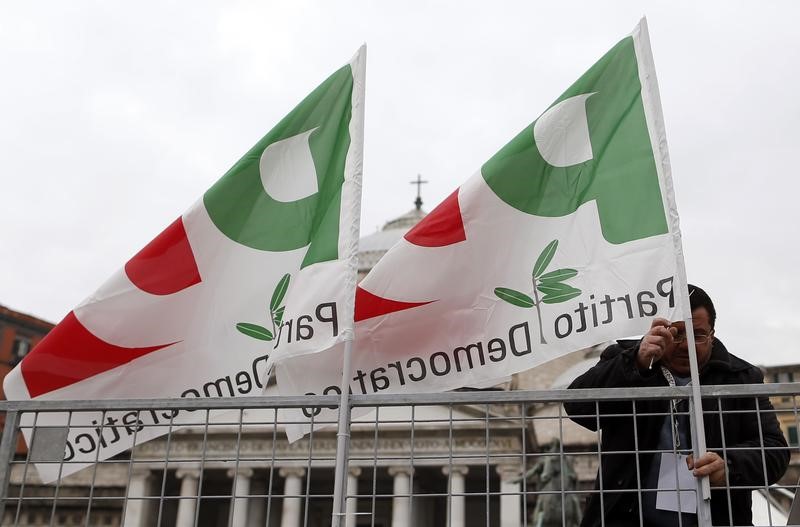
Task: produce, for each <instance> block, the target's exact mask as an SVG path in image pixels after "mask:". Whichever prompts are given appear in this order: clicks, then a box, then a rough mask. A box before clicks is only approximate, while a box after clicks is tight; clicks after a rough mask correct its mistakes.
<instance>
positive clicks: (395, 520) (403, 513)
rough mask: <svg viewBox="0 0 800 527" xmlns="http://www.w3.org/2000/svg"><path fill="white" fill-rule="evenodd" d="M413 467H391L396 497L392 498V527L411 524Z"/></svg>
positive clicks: (405, 526)
mask: <svg viewBox="0 0 800 527" xmlns="http://www.w3.org/2000/svg"><path fill="white" fill-rule="evenodd" d="M413 472H414V469H413V468H412V467H390V468H389V475H390V476H392V477H394V491H393V492H392V494H394V499H393V500H392V527H410V526H411V498H410V497H409V496H410V495H411V474H412V473H413Z"/></svg>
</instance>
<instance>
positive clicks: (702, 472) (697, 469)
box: [686, 452, 725, 487]
mask: <svg viewBox="0 0 800 527" xmlns="http://www.w3.org/2000/svg"><path fill="white" fill-rule="evenodd" d="M686 465H687V466H688V467H689V470H691V471H692V474H693V475H694V477H696V478H701V477H703V476H708V481H709V483H711V486H712V487H722V486H724V485H725V460H724V459H722V458H721V457H719V454H717V453H716V452H706V453H705V455H704V456H703V457H701V458H700V459H698V460H697V462H696V463H695V461H694V457H693V456H691V455H690V456H689V457H687V458H686Z"/></svg>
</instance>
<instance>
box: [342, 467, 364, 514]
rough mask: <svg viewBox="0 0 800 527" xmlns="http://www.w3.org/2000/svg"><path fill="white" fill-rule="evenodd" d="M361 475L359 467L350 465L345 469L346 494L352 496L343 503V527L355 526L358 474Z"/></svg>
mask: <svg viewBox="0 0 800 527" xmlns="http://www.w3.org/2000/svg"><path fill="white" fill-rule="evenodd" d="M360 475H361V468H360V467H350V468H349V469H348V471H347V495H348V496H353V497H352V498H347V503H346V504H345V509H344V510H345V517H344V518H345V519H344V525H345V527H356V512H358V498H356V497H355V496H356V495H357V494H358V476H360Z"/></svg>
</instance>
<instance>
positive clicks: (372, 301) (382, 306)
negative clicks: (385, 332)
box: [355, 287, 435, 322]
mask: <svg viewBox="0 0 800 527" xmlns="http://www.w3.org/2000/svg"><path fill="white" fill-rule="evenodd" d="M431 302H435V301H434V300H432V301H431ZM431 302H399V301H397V300H389V299H388V298H383V297H380V296H378V295H373V294H372V293H370V292H369V291H367V290H366V289H362V288H360V287H356V308H355V321H356V322H359V321H361V320H367V319H369V318H374V317H379V316H381V315H388V314H389V313H394V312H396V311H403V310H405V309H411V308H412V307H419V306H424V305H425V304H430V303H431Z"/></svg>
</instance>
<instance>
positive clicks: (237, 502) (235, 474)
mask: <svg viewBox="0 0 800 527" xmlns="http://www.w3.org/2000/svg"><path fill="white" fill-rule="evenodd" d="M228 477H229V478H233V500H232V502H231V507H232V510H231V523H230V526H231V527H247V504H248V498H247V496H248V495H249V494H250V478H252V477H253V470H252V469H249V468H245V467H239V468H238V469H233V468H232V469H230V470H229V471H228Z"/></svg>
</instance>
